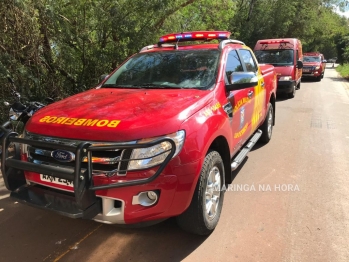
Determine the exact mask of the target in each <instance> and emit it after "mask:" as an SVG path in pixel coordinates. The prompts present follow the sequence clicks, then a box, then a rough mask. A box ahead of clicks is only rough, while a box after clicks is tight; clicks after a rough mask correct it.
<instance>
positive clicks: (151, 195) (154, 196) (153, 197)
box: [147, 191, 158, 200]
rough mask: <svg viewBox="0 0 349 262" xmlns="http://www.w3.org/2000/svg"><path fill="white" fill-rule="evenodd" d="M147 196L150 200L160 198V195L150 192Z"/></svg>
mask: <svg viewBox="0 0 349 262" xmlns="http://www.w3.org/2000/svg"><path fill="white" fill-rule="evenodd" d="M147 195H148V198H149V199H150V200H155V199H157V198H158V195H157V194H156V193H155V192H154V191H149V192H148V194H147Z"/></svg>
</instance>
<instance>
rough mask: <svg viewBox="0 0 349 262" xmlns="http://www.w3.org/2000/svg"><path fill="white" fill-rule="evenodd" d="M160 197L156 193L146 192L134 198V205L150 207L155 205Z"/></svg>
mask: <svg viewBox="0 0 349 262" xmlns="http://www.w3.org/2000/svg"><path fill="white" fill-rule="evenodd" d="M158 198H159V195H158V193H157V192H156V191H144V192H141V193H139V194H138V195H136V196H133V198H132V205H141V206H144V207H149V206H152V205H155V204H156V202H157V201H158Z"/></svg>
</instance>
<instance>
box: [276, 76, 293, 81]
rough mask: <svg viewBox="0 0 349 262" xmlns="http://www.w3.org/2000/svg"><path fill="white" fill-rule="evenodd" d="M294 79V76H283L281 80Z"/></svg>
mask: <svg viewBox="0 0 349 262" xmlns="http://www.w3.org/2000/svg"><path fill="white" fill-rule="evenodd" d="M290 80H292V76H281V77H280V79H279V81H290Z"/></svg>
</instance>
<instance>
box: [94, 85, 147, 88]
mask: <svg viewBox="0 0 349 262" xmlns="http://www.w3.org/2000/svg"><path fill="white" fill-rule="evenodd" d="M101 87H114V88H141V87H138V86H131V85H116V84H105V85H102V86H101Z"/></svg>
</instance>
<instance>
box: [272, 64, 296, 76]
mask: <svg viewBox="0 0 349 262" xmlns="http://www.w3.org/2000/svg"><path fill="white" fill-rule="evenodd" d="M293 71H294V66H275V72H276V75H277V77H278V78H280V76H293V75H294V72H293Z"/></svg>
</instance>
